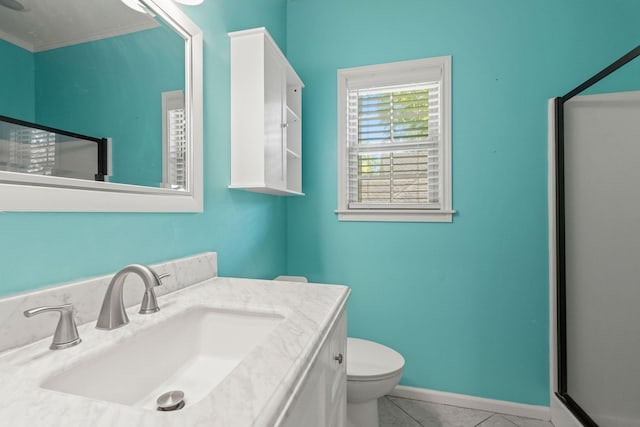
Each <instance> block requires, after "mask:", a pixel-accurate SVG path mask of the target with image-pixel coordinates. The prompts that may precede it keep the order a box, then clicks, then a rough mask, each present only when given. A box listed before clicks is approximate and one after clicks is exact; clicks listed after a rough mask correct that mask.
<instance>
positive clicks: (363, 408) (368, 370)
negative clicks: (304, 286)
mask: <svg viewBox="0 0 640 427" xmlns="http://www.w3.org/2000/svg"><path fill="white" fill-rule="evenodd" d="M274 280H283V281H289V282H304V283H306V282H307V278H306V277H304V276H278V277H276V278H275V279H274ZM403 368H404V357H402V355H401V354H400V353H398V352H397V351H395V350H393V349H391V348H389V347H387V346H384V345H382V344H378V343H376V342H373V341H367V340H362V339H359V338H347V427H379V425H380V424H379V422H378V399H379V398H381V397H382V396H384V395H385V394H387V393H389V392H390V391H391V390H393V388H394V387H395V386H396V385H398V383H399V382H400V377H402V369H403Z"/></svg>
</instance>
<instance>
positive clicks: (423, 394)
mask: <svg viewBox="0 0 640 427" xmlns="http://www.w3.org/2000/svg"><path fill="white" fill-rule="evenodd" d="M389 395H391V396H395V397H404V398H407V399H415V400H422V401H425V402H432V403H440V404H443V405H451V406H460V407H463V408H470V409H479V410H481V411H488V412H496V413H499V414H507V415H515V416H518V417H526V418H535V419H538V420H544V421H549V420H550V419H551V410H550V409H549V407H548V406H537V405H527V404H524V403H514V402H507V401H505V400H494V399H485V398H484V397H475V396H468V395H465V394H456V393H447V392H444V391H436V390H429V389H426V388H418V387H408V386H403V385H399V386H397V387H396V388H394V389H393V391H391V393H389Z"/></svg>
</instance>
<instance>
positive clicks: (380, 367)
mask: <svg viewBox="0 0 640 427" xmlns="http://www.w3.org/2000/svg"><path fill="white" fill-rule="evenodd" d="M403 367H404V357H402V355H401V354H400V353H398V352H397V351H395V350H393V349H391V348H389V347H387V346H385V345H382V344H379V343H377V342H373V341H367V340H363V339H359V338H351V337H349V338H347V376H348V377H351V378H356V377H360V378H366V377H380V376H385V375H391V374H395V373H396V372H398V371H400V370H401V369H402V368H403Z"/></svg>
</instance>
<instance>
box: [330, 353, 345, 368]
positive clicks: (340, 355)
mask: <svg viewBox="0 0 640 427" xmlns="http://www.w3.org/2000/svg"><path fill="white" fill-rule="evenodd" d="M333 360H336V361H337V362H338V364H339V365H342V362H343V360H344V357H343V356H342V353H338V355H337V356H333Z"/></svg>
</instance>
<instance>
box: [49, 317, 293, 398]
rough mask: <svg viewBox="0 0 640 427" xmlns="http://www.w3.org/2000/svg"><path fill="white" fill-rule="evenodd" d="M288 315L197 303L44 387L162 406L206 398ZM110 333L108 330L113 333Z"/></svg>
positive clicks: (75, 393) (79, 365) (61, 375)
mask: <svg viewBox="0 0 640 427" xmlns="http://www.w3.org/2000/svg"><path fill="white" fill-rule="evenodd" d="M283 319H284V317H283V316H280V315H278V314H265V313H258V312H247V311H226V310H219V309H213V308H209V307H204V306H201V307H194V308H191V309H189V310H188V311H185V312H182V313H180V314H177V315H175V316H173V317H171V318H168V319H167V320H164V321H162V322H160V323H158V324H157V325H155V326H153V327H150V328H148V329H145V330H141V331H140V332H139V333H137V334H135V335H134V336H132V337H129V338H126V339H124V340H123V341H121V342H118V343H117V344H115V345H114V346H112V347H109V348H108V349H107V350H105V351H104V352H102V353H100V354H98V355H97V356H93V357H92V358H90V359H88V360H84V361H82V362H81V363H79V364H77V365H75V366H73V367H72V368H71V369H70V370H68V371H65V372H63V373H59V374H57V375H55V376H53V377H50V378H48V379H47V380H45V381H44V382H43V383H42V384H41V387H42V388H45V389H49V390H55V391H59V392H64V393H70V394H74V395H79V396H84V397H89V398H92V399H99V400H106V401H110V402H116V403H120V404H124V405H131V406H136V407H141V408H145V409H150V410H156V409H157V407H156V399H157V398H158V397H159V396H160V395H162V394H163V393H165V392H168V391H172V390H180V391H182V392H183V393H184V402H185V406H186V407H189V406H190V405H193V404H195V403H197V402H198V401H200V400H201V399H202V398H203V397H205V396H206V395H207V394H208V393H209V392H210V391H211V390H213V388H214V387H216V385H218V384H219V383H220V382H221V381H223V380H224V378H225V377H226V376H227V375H228V374H229V373H230V372H231V371H232V370H233V369H234V368H235V367H236V366H237V365H238V364H239V363H240V362H242V360H243V358H244V357H245V356H247V355H248V354H249V353H250V352H251V350H253V349H254V348H256V347H257V346H258V345H260V344H261V343H262V342H263V341H264V340H265V338H266V337H267V335H268V334H269V333H270V332H271V331H272V330H273V329H274V328H275V327H276V326H277V325H278V324H279V323H280V322H281V321H282V320H283ZM107 333H108V332H107Z"/></svg>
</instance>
